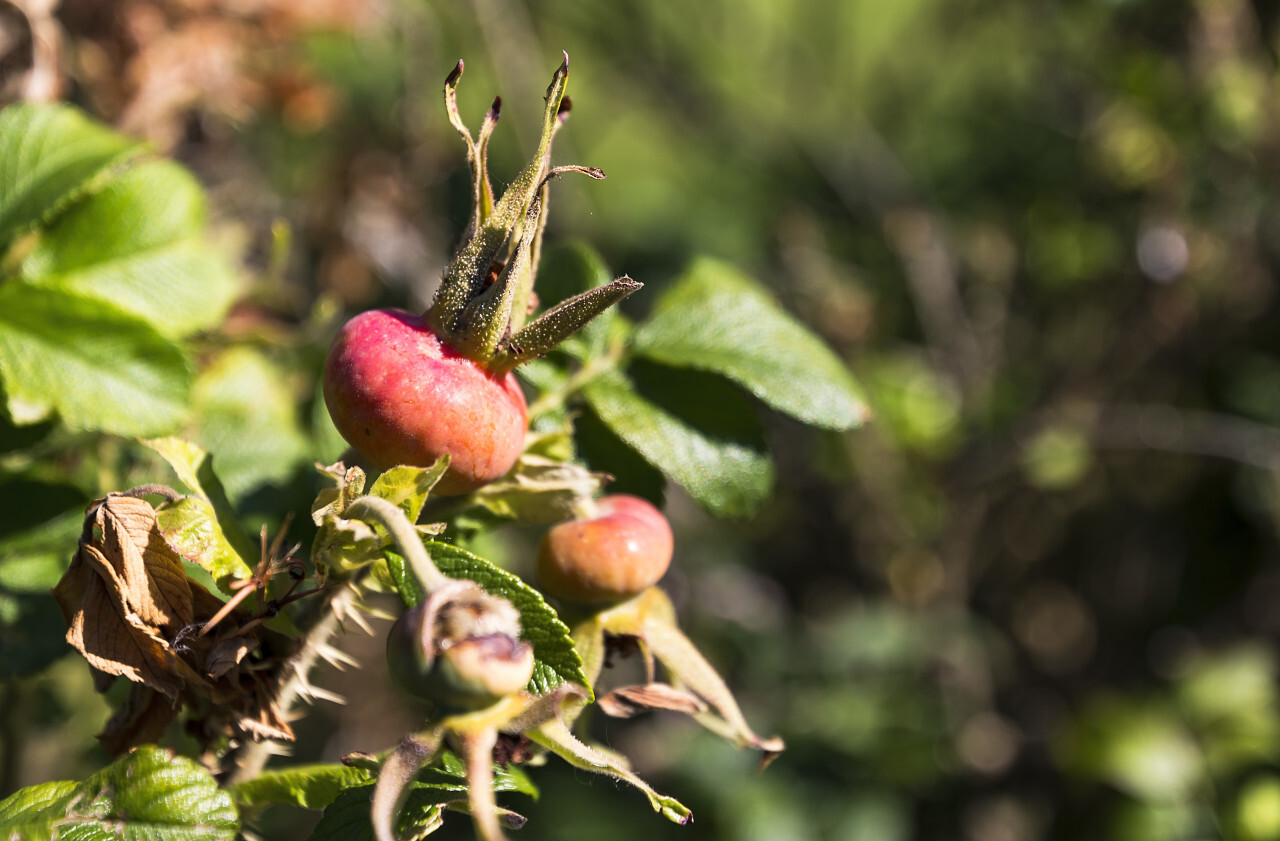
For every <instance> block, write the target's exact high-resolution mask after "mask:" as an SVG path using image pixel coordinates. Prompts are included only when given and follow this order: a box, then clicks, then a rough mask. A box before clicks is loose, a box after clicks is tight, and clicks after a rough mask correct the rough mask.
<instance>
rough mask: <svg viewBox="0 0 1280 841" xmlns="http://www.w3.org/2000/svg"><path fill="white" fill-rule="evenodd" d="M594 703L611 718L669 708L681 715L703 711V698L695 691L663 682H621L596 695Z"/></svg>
mask: <svg viewBox="0 0 1280 841" xmlns="http://www.w3.org/2000/svg"><path fill="white" fill-rule="evenodd" d="M597 703H598V704H599V705H600V710H601V712H603V713H604V714H605V715H607V716H611V717H613V718H631V717H632V716H636V715H639V714H640V713H645V712H649V711H650V710H670V711H672V712H678V713H684V714H685V715H697V714H698V713H702V712H706V711H707V705H706V702H704V701H703V700H702V699H701V698H699V697H698V696H697V695H694V694H693V693H692V692H685V691H684V690H683V689H676V688H675V687H674V686H669V685H668V684H665V683H649V684H645V685H644V686H623V687H620V688H618V689H615V690H613V691H612V692H610V693H609V694H608V695H605V696H604V697H603V698H600V699H599V700H598V701H597Z"/></svg>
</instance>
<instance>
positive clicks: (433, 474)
mask: <svg viewBox="0 0 1280 841" xmlns="http://www.w3.org/2000/svg"><path fill="white" fill-rule="evenodd" d="M448 469H449V457H448V456H441V457H440V458H439V459H436V463H435V464H433V465H431V466H430V467H411V466H409V465H400V466H399V467H393V468H391V469H390V470H388V471H386V472H385V473H383V474H382V475H381V476H379V477H378V478H377V479H375V480H374V482H373V487H371V488H370V489H369V493H371V494H373V495H374V496H380V497H382V498H383V499H385V500H387V501H388V502H390V503H392V504H393V505H395V506H397V507H398V508H399V509H400V510H401V511H403V512H404V514H405V516H406V517H408V518H409V522H410V523H416V522H418V516H419V515H420V514H422V506H423V505H424V504H425V503H426V501H427V495H428V494H429V493H431V489H432V488H434V487H435V486H436V482H439V481H440V477H441V476H443V475H444V473H445V471H446V470H448Z"/></svg>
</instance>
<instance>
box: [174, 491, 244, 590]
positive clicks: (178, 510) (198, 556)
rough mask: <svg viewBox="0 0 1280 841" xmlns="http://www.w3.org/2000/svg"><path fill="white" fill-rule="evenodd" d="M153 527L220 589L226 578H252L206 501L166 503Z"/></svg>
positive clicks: (184, 500) (183, 500)
mask: <svg viewBox="0 0 1280 841" xmlns="http://www.w3.org/2000/svg"><path fill="white" fill-rule="evenodd" d="M156 524H157V525H158V526H159V527H160V533H161V534H163V535H164V539H165V540H166V541H167V542H168V544H169V545H170V546H171V547H173V550H174V551H175V552H177V553H178V554H179V555H181V556H182V557H184V558H186V559H187V560H188V561H191V562H192V563H193V564H198V565H200V566H201V567H203V568H204V569H205V570H207V571H208V573H209V574H210V575H212V576H213V577H214V579H215V580H216V581H217V582H218V585H219V586H222V585H223V584H224V583H225V581H226V579H228V578H236V579H241V580H243V579H245V578H248V577H249V576H251V575H253V571H252V570H251V569H249V565H248V563H246V562H245V560H244V558H242V557H240V554H239V553H238V552H236V550H235V549H234V548H233V547H232V546H231V542H230V541H229V540H228V539H227V536H226V534H224V533H223V531H222V526H221V525H220V524H219V523H218V516H217V514H216V513H214V510H213V506H212V505H210V504H209V502H208V501H207V500H204V499H201V498H200V497H196V496H188V497H183V498H182V499H180V500H178V501H177V502H173V503H169V504H168V505H165V506H164V507H163V508H161V509H160V510H158V511H157V512H156Z"/></svg>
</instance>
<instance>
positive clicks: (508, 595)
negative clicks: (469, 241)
mask: <svg viewBox="0 0 1280 841" xmlns="http://www.w3.org/2000/svg"><path fill="white" fill-rule="evenodd" d="M423 545H424V546H426V547H427V552H428V553H430V555H431V560H432V561H433V562H434V563H435V565H436V566H437V567H438V568H439V569H440V571H441V572H442V573H444V574H445V575H447V576H449V577H450V578H468V579H470V580H472V581H474V582H475V583H476V584H478V585H480V587H481V589H483V590H484V591H485V592H487V593H492V594H493V595H495V596H502V597H503V598H505V599H507V600H508V601H510V602H511V604H513V605H515V608H516V610H518V611H520V625H521V629H522V630H521V637H522V638H523V639H524V640H525V641H526V642H528V643H529V644H530V645H532V646H533V658H534V665H533V677H532V678H531V679H530V680H529V685H528V691H529V692H531V693H533V694H535V695H541V694H543V693H544V692H547V691H549V690H551V689H553V688H555V687H556V686H559V685H560V684H562V683H566V682H568V683H577V684H580V685H581V686H587V687H589V686H590V684H589V683H588V682H587V679H586V675H584V674H583V672H582V658H580V657H579V656H578V652H577V651H576V650H575V649H574V647H573V637H572V636H571V635H570V633H569V628H568V626H567V625H565V624H564V623H563V622H561V621H560V617H559V616H557V615H556V612H555V610H554V609H553V608H552V607H551V605H549V604H547V602H546V600H545V599H543V598H542V594H541V593H539V592H538V591H537V590H535V589H533V588H532V587H530V586H529V585H528V584H525V583H524V582H523V581H521V580H520V578H519V577H517V576H515V575H512V574H511V573H509V572H507V571H506V570H503V569H499V568H498V567H496V566H494V565H493V564H491V563H489V562H488V561H486V560H485V559H484V558H481V557H480V556H478V555H473V554H472V553H470V552H468V551H466V550H465V549H459V548H458V547H457V546H452V545H450V544H448V543H438V542H436V541H433V540H425V541H423ZM386 558H387V565H388V566H389V567H390V569H391V575H392V578H393V579H394V580H395V582H396V589H397V590H398V591H399V592H400V598H401V599H403V600H404V603H405V604H406V605H408V606H409V607H412V606H414V605H416V604H418V603H419V602H420V601H422V591H421V590H420V589H419V587H418V582H417V581H416V580H414V577H413V575H412V574H411V573H410V572H409V571H408V569H407V568H406V564H405V561H404V558H402V557H401V556H400V555H399V554H397V553H396V552H394V551H392V550H387V551H386ZM589 691H590V689H588V692H589Z"/></svg>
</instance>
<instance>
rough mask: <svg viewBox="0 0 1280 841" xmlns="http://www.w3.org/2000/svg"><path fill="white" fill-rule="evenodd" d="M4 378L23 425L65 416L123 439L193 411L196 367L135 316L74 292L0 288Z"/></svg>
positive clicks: (12, 410) (173, 423)
mask: <svg viewBox="0 0 1280 841" xmlns="http://www.w3.org/2000/svg"><path fill="white" fill-rule="evenodd" d="M0 379H3V381H4V390H5V393H6V395H7V397H8V401H9V405H8V410H9V414H10V416H11V417H13V419H14V420H15V421H17V422H19V423H31V422H34V421H37V420H42V419H43V418H45V417H47V416H48V415H50V414H51V413H53V412H57V413H58V414H59V415H60V416H61V417H62V420H63V421H64V422H65V423H66V424H67V425H68V426H72V427H77V428H81V429H94V430H101V431H104V432H114V433H116V434H119V435H160V434H164V433H167V432H170V431H172V430H173V429H174V428H175V427H177V426H178V424H180V423H181V422H182V419H183V417H184V416H185V415H186V412H187V403H188V397H189V394H190V390H191V366H190V362H189V361H188V359H187V358H186V356H185V354H184V353H183V352H182V350H181V349H180V348H179V347H178V346H177V345H174V344H173V343H172V342H170V341H169V340H168V339H166V338H164V337H163V336H161V335H160V334H159V333H158V332H156V330H155V329H154V328H153V327H151V326H150V325H149V324H147V323H146V322H145V321H141V320H139V319H138V318H136V317H135V316H132V315H128V314H126V313H123V312H121V311H120V310H118V309H116V308H114V307H112V306H110V305H107V304H103V303H101V302H98V301H92V300H89V299H88V298H84V297H81V296H79V295H74V294H71V293H69V292H65V291H61V290H54V289H34V288H32V287H29V286H25V285H23V284H16V283H7V284H3V285H0Z"/></svg>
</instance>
